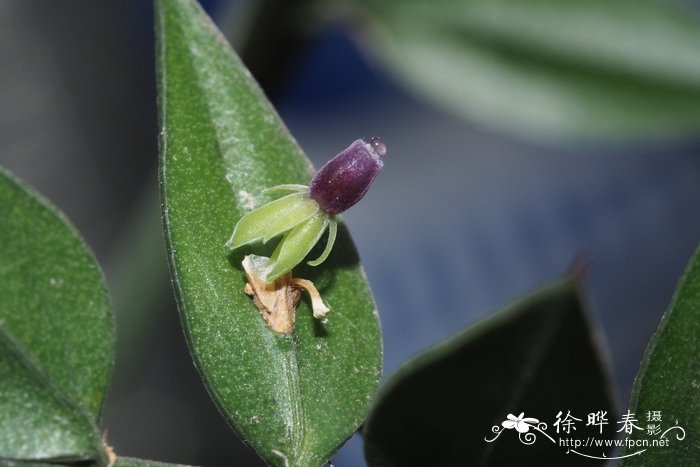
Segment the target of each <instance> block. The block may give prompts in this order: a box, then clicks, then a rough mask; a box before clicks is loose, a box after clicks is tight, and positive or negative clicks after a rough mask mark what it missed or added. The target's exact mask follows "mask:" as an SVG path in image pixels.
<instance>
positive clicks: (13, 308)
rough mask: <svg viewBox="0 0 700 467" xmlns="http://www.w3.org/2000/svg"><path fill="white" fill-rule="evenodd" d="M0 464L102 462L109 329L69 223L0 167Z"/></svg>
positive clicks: (98, 287) (89, 264) (95, 281)
mask: <svg viewBox="0 0 700 467" xmlns="http://www.w3.org/2000/svg"><path fill="white" fill-rule="evenodd" d="M0 297H2V300H0V459H32V460H52V461H57V460H62V461H68V460H86V459H103V457H104V452H103V448H102V441H101V438H100V433H99V429H98V424H99V419H100V412H101V410H102V404H103V400H104V396H105V391H106V388H107V384H108V380H109V375H110V371H111V368H112V359H113V346H114V323H113V318H112V312H111V309H110V304H109V298H108V295H107V291H106V289H105V285H104V280H103V277H102V273H101V272H100V270H99V268H98V266H97V264H96V262H95V258H94V257H93V256H92V254H91V253H90V251H89V250H88V249H87V247H86V246H85V244H84V243H83V241H82V240H81V239H80V237H79V235H78V234H77V232H76V231H75V230H74V229H73V227H71V226H70V225H69V224H68V221H67V220H66V219H65V218H64V217H63V216H62V215H61V214H59V213H58V212H57V211H56V210H55V209H54V208H53V207H51V206H50V205H49V204H48V203H47V202H46V201H44V200H43V199H41V198H40V197H39V196H38V195H36V194H35V193H33V192H32V191H31V190H29V189H28V188H26V187H24V186H23V185H22V184H21V183H20V182H19V181H17V180H15V179H14V178H13V177H11V176H10V175H9V174H8V173H6V172H4V171H2V170H0Z"/></svg>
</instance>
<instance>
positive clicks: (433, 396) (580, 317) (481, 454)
mask: <svg viewBox="0 0 700 467" xmlns="http://www.w3.org/2000/svg"><path fill="white" fill-rule="evenodd" d="M608 384H609V383H608V373H607V369H606V367H605V365H604V364H603V362H602V359H601V357H600V353H599V350H598V348H597V342H596V339H595V338H594V335H593V333H592V330H591V327H590V324H589V323H588V320H587V318H586V316H585V314H584V312H583V309H582V306H581V303H580V301H579V298H578V294H577V291H576V288H575V286H574V285H573V284H572V283H569V282H566V283H562V284H559V285H556V286H552V287H549V288H547V289H545V290H543V291H541V292H539V293H537V294H535V295H533V296H531V297H529V298H527V299H525V300H523V301H522V302H519V303H517V304H515V305H513V306H511V307H509V308H506V309H505V310H503V311H501V312H499V313H496V314H495V315H493V316H491V317H489V318H488V319H486V320H484V321H482V322H480V323H478V324H476V325H474V326H471V327H469V328H467V329H466V330H464V331H463V332H462V333H460V334H458V335H456V336H455V337H453V338H451V339H449V340H447V341H445V342H443V343H441V344H439V345H437V346H436V347H434V348H432V349H430V350H428V351H426V352H425V353H423V354H421V355H419V356H418V357H416V358H415V359H413V360H411V361H409V362H408V363H406V364H405V365H404V366H403V367H402V368H400V369H399V370H398V371H397V372H396V373H395V374H394V375H393V376H392V377H391V378H390V379H389V381H388V382H387V383H386V385H385V387H384V388H383V389H382V391H380V395H379V396H378V398H377V401H376V402H375V405H374V407H373V408H372V411H371V413H370V416H369V417H368V419H367V423H366V424H365V428H364V438H365V454H366V457H367V461H368V463H369V465H372V466H375V465H376V466H386V465H402V466H414V465H415V466H422V465H480V466H503V465H538V466H561V465H567V466H575V465H582V466H583V465H595V464H596V462H595V461H592V460H591V459H587V458H584V457H579V456H576V455H573V454H568V455H567V454H566V451H567V449H566V448H561V447H559V446H558V445H557V444H554V443H553V442H552V441H550V440H548V439H547V438H546V437H545V436H544V435H543V434H541V433H538V432H537V431H536V430H534V429H532V430H531V431H532V432H533V434H534V435H535V436H536V438H537V439H536V442H535V443H534V444H532V445H529V446H526V445H524V444H522V443H521V442H520V441H519V439H518V433H517V432H516V431H515V430H503V429H502V428H501V423H502V422H503V421H504V420H506V417H507V415H508V414H514V415H515V416H517V415H518V414H520V413H523V412H524V414H525V417H534V418H536V419H538V420H539V421H540V422H545V423H546V424H547V426H548V428H546V429H545V431H546V432H547V433H549V434H550V436H552V437H556V436H558V435H557V434H556V431H555V429H554V427H553V422H554V421H555V419H556V415H557V413H558V412H559V411H563V413H564V414H566V413H567V411H570V412H571V414H572V415H574V416H576V417H577V418H579V419H582V420H583V421H584V422H583V423H585V421H586V414H587V413H591V412H597V411H599V410H603V411H606V412H607V414H608V419H609V420H612V419H614V418H615V415H614V409H613V400H612V396H611V392H610V390H609V386H608ZM492 427H495V428H499V429H501V431H502V433H501V434H500V435H499V437H498V438H497V439H496V440H495V441H493V442H491V443H489V442H487V441H486V440H485V438H489V439H493V438H494V437H495V434H494V432H492ZM589 428H590V427H589ZM576 433H577V435H582V434H583V433H586V430H585V428H584V427H583V426H579V427H578V431H577V432H576ZM592 434H595V435H598V428H597V427H596V429H595V433H592ZM562 436H563V437H564V436H565V437H568V436H566V435H563V434H562ZM583 436H585V435H583ZM599 436H601V437H603V438H614V437H615V435H614V428H613V427H612V426H611V425H608V426H607V427H605V430H603V434H602V435H599ZM595 454H596V455H597V456H602V455H603V454H604V453H603V452H602V450H600V451H597V452H595Z"/></svg>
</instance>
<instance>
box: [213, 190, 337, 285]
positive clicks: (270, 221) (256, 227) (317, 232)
mask: <svg viewBox="0 0 700 467" xmlns="http://www.w3.org/2000/svg"><path fill="white" fill-rule="evenodd" d="M265 191H266V192H273V191H295V193H292V194H290V195H287V196H284V197H282V198H279V199H277V200H275V201H272V202H270V203H267V204H265V205H264V206H261V207H259V208H257V209H255V210H253V211H251V212H249V213H248V214H246V215H245V216H243V217H242V218H241V219H240V220H239V221H238V223H237V224H236V226H235V227H234V229H233V234H232V235H231V238H230V239H229V240H228V242H226V246H227V247H229V248H231V249H232V250H234V249H236V248H239V247H241V246H243V245H247V244H249V243H252V242H255V241H256V240H260V239H262V241H263V243H266V242H267V241H268V240H270V239H271V238H273V237H275V236H277V235H279V234H284V237H283V238H282V240H281V241H280V243H279V244H278V245H277V248H275V251H274V253H272V256H271V257H270V264H269V266H268V268H267V270H266V271H265V272H264V277H263V279H264V280H265V281H266V282H272V281H274V280H275V279H278V278H280V277H281V276H283V275H284V274H286V273H288V272H289V271H291V270H292V268H294V266H296V265H297V264H299V263H300V262H301V261H302V260H303V259H304V257H305V256H306V255H307V254H308V253H309V251H311V249H312V248H313V247H314V245H316V243H318V241H319V240H320V239H321V236H322V235H323V233H324V232H325V231H326V228H328V229H329V234H328V242H327V244H326V248H325V249H324V250H323V253H321V256H319V257H318V258H317V259H315V260H313V261H309V262H308V264H309V265H311V266H318V265H319V264H321V263H323V261H325V259H326V258H327V257H328V255H329V254H330V252H331V249H332V248H333V243H334V242H335V236H336V232H337V230H338V223H337V221H336V219H335V217H333V216H331V215H330V214H328V213H326V212H324V211H323V210H321V208H320V206H319V205H318V203H317V202H316V201H314V200H313V199H311V197H310V196H309V189H308V187H306V186H304V185H279V186H276V187H272V188H270V189H268V190H265Z"/></svg>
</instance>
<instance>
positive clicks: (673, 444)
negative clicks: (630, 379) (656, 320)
mask: <svg viewBox="0 0 700 467" xmlns="http://www.w3.org/2000/svg"><path fill="white" fill-rule="evenodd" d="M699 357H700V250H698V251H697V252H696V253H695V255H694V256H693V258H692V259H691V261H690V264H689V265H688V269H687V270H686V271H685V275H684V276H683V278H682V279H681V281H680V283H679V284H678V289H677V290H676V293H675V296H674V297H673V300H672V302H671V306H670V307H669V309H668V311H667V312H666V314H665V315H664V316H663V318H661V324H660V325H659V329H658V330H657V331H656V334H655V335H654V337H653V338H652V339H651V342H650V343H649V347H648V348H647V350H646V352H645V354H644V358H643V360H642V365H641V368H640V370H639V373H638V374H637V378H636V379H635V382H634V387H633V388H632V396H631V398H630V407H629V411H630V413H631V414H633V415H634V416H633V418H634V419H636V420H637V422H636V423H635V425H636V426H639V427H640V428H642V429H641V430H638V429H632V434H631V435H630V436H629V438H630V439H632V440H634V442H635V443H636V444H637V445H640V444H641V443H644V442H645V441H644V440H646V443H648V444H649V445H651V447H647V446H642V447H636V448H635V447H631V448H628V449H626V450H624V454H625V455H631V454H634V453H638V452H640V451H643V452H641V453H640V454H637V455H634V456H630V457H629V458H626V459H624V461H623V462H622V464H621V465H623V466H625V467H629V466H633V467H637V466H657V465H695V464H697V462H698V460H699V459H700V358H699ZM655 412H658V415H659V419H658V420H654V419H653V418H652V417H650V415H653V414H654V413H655ZM650 418H651V420H649V419H650ZM648 425H653V426H655V427H658V431H657V432H655V433H653V434H650V433H649V432H648V431H647V428H648ZM676 427H679V428H680V429H679V428H676ZM667 430H668V431H667ZM653 431H656V430H653ZM662 437H663V438H665V439H666V440H668V446H661V447H659V446H656V447H654V446H653V441H654V440H656V441H657V442H658V441H659V440H660V439H661V438H662Z"/></svg>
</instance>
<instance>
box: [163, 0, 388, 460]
mask: <svg viewBox="0 0 700 467" xmlns="http://www.w3.org/2000/svg"><path fill="white" fill-rule="evenodd" d="M156 16H157V27H158V31H157V38H158V70H159V98H160V113H161V115H160V117H161V125H162V139H161V191H162V204H163V216H164V223H165V232H166V242H167V247H168V252H169V258H170V264H171V270H172V273H173V278H174V286H175V291H176V296H177V300H178V303H179V309H180V313H181V318H182V322H183V327H184V328H185V333H186V336H187V340H188V343H189V345H190V349H191V351H192V355H193V358H194V361H195V364H196V366H197V368H198V369H199V371H200V374H201V376H202V379H203V380H204V383H205V385H206V387H207V388H208V390H209V392H210V394H211V396H212V398H213V399H214V400H215V402H216V403H217V405H218V406H219V408H220V410H221V412H222V414H223V415H224V416H225V417H226V419H227V420H228V421H229V423H230V424H231V426H232V427H233V428H234V429H235V430H236V431H237V432H238V433H239V434H240V435H241V436H242V437H243V438H244V439H245V440H246V442H248V443H249V444H250V445H251V446H253V447H254V448H255V449H256V450H257V451H258V453H259V454H260V455H261V456H262V457H263V458H264V459H265V460H266V461H267V462H268V463H270V464H274V465H284V463H285V460H286V461H289V463H290V464H291V465H295V466H297V465H299V466H303V465H320V464H321V463H322V462H324V461H325V460H327V459H328V458H329V457H330V456H331V454H332V453H333V452H334V451H335V450H336V449H337V448H338V447H339V446H340V445H341V444H342V443H343V442H344V441H345V440H346V439H347V438H348V437H349V436H351V434H352V433H353V432H354V431H355V430H356V429H357V427H358V426H359V425H360V424H361V423H362V421H363V420H364V418H365V415H366V412H367V410H368V408H369V404H370V401H371V399H372V397H373V395H374V393H375V391H376V388H377V385H378V382H379V378H380V372H381V337H380V330H379V322H378V319H377V314H376V311H375V305H374V303H373V300H372V296H371V293H370V290H369V287H368V285H367V283H366V281H365V279H364V276H363V273H362V269H361V267H360V266H359V260H358V257H357V253H356V252H355V249H354V247H353V245H352V242H351V240H350V237H349V235H348V233H347V230H345V229H343V228H341V229H340V232H339V234H338V241H337V245H336V248H335V249H334V251H333V253H332V254H331V255H330V257H329V258H328V261H327V262H326V263H324V265H323V266H322V267H318V268H314V269H312V268H308V267H305V266H304V267H300V268H298V270H295V275H296V276H299V277H303V278H308V279H311V280H313V281H314V282H315V284H316V286H317V288H318V289H319V291H320V292H321V294H322V296H323V298H324V300H325V301H326V302H327V303H328V304H329V305H330V307H331V308H332V309H333V311H332V312H331V314H330V315H329V316H328V318H327V321H326V322H319V321H316V320H314V318H313V317H312V316H311V310H310V307H309V303H308V302H307V300H306V299H303V300H302V301H301V302H300V304H299V308H298V310H297V315H296V316H297V318H296V331H295V332H294V333H293V334H292V335H287V336H283V335H278V334H276V333H274V332H272V331H271V330H270V329H269V328H268V327H267V326H266V325H265V322H264V320H263V318H262V317H261V315H260V312H259V311H258V309H257V308H256V307H255V305H254V304H253V302H252V300H251V298H250V297H248V296H247V295H245V293H244V291H243V288H244V284H245V282H246V280H245V275H244V272H243V268H242V266H241V260H242V257H243V254H245V253H253V252H254V253H257V254H260V253H261V251H260V247H259V246H255V245H251V246H248V247H246V248H241V249H240V251H238V250H237V251H236V252H234V253H233V254H230V253H229V252H228V251H227V249H226V248H225V246H224V244H225V242H226V240H227V239H228V237H229V235H230V233H231V229H232V228H233V225H234V224H235V223H236V222H237V220H238V219H240V218H241V217H242V216H243V215H244V214H245V209H244V202H243V201H245V200H244V199H241V194H243V195H245V196H244V198H247V197H248V196H247V195H252V196H253V197H255V198H256V199H257V202H258V204H259V205H262V204H263V203H265V202H266V201H268V200H269V199H268V198H267V194H266V193H263V191H264V190H265V189H266V188H270V187H273V186H275V185H281V184H308V182H309V180H310V178H311V175H312V173H313V170H312V167H311V165H310V163H309V161H308V160H307V159H306V157H305V156H304V154H303V152H302V151H301V149H300V148H299V147H298V146H297V144H296V143H295V141H294V139H293V138H292V137H291V136H290V135H289V132H288V131H287V129H286V128H285V126H284V124H283V123H282V122H281V120H280V119H279V117H278V116H277V114H276V113H275V111H274V109H273V108H272V106H271V105H270V103H269V102H268V101H267V100H266V99H265V97H264V95H263V93H262V92H261V90H260V89H259V88H258V86H257V85H256V84H255V82H254V81H253V80H252V78H251V77H250V75H249V73H248V72H247V71H246V70H245V68H244V67H243V65H242V64H241V63H240V61H239V60H238V58H237V57H236V56H235V55H234V54H233V53H232V51H231V49H230V48H229V46H228V45H227V44H226V43H225V41H224V40H223V39H222V37H221V36H220V34H219V33H218V32H217V31H216V29H215V28H214V26H213V25H212V23H211V22H210V21H209V19H208V18H206V16H205V15H204V13H203V12H202V11H201V9H200V8H199V7H198V6H197V4H196V3H195V2H193V1H187V0H167V1H166V0H163V1H157V2H156ZM263 252H264V251H263ZM312 253H313V252H312ZM268 254H269V251H268Z"/></svg>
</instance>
